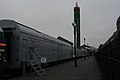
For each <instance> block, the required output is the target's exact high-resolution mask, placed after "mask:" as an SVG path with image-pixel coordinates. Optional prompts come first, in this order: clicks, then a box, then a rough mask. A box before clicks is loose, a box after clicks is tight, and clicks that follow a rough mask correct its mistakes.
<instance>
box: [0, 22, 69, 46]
mask: <svg viewBox="0 0 120 80" xmlns="http://www.w3.org/2000/svg"><path fill="white" fill-rule="evenodd" d="M1 26H4V28H14V27H18V28H19V29H20V32H22V33H25V34H30V35H33V36H36V37H42V38H44V39H45V40H48V41H50V42H54V43H60V44H64V45H70V44H68V43H65V42H64V41H60V40H58V39H57V38H54V37H52V36H49V35H47V34H44V33H42V32H40V31H37V30H36V29H33V28H30V27H28V26H25V25H23V24H20V23H18V22H16V21H14V20H0V27H1Z"/></svg>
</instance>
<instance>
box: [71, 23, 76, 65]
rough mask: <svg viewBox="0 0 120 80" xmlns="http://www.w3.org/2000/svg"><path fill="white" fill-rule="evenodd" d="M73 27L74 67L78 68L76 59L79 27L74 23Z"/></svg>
mask: <svg viewBox="0 0 120 80" xmlns="http://www.w3.org/2000/svg"><path fill="white" fill-rule="evenodd" d="M72 26H73V27H74V66H75V67H77V57H76V44H77V41H76V36H77V35H76V34H77V25H76V23H72Z"/></svg>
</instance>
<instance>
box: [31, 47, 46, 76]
mask: <svg viewBox="0 0 120 80" xmlns="http://www.w3.org/2000/svg"><path fill="white" fill-rule="evenodd" d="M30 54H31V55H33V57H34V60H29V62H30V65H31V67H32V68H33V70H34V71H35V72H36V73H37V75H39V76H41V75H45V74H46V73H45V70H44V69H43V68H42V67H41V62H40V59H41V56H40V55H39V53H38V52H37V51H35V50H34V51H33V50H31V49H30Z"/></svg>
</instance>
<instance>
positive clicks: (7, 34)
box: [3, 29, 12, 63]
mask: <svg viewBox="0 0 120 80" xmlns="http://www.w3.org/2000/svg"><path fill="white" fill-rule="evenodd" d="M3 31H4V36H5V43H6V55H7V61H8V62H9V63H10V57H11V35H12V32H11V31H7V30H4V29H3Z"/></svg>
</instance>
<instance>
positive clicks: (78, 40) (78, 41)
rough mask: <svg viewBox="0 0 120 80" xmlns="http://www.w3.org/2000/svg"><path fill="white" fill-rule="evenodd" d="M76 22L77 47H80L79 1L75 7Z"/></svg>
mask: <svg viewBox="0 0 120 80" xmlns="http://www.w3.org/2000/svg"><path fill="white" fill-rule="evenodd" d="M74 22H75V24H76V26H77V48H80V7H79V6H78V3H77V2H76V5H75V7H74Z"/></svg>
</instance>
